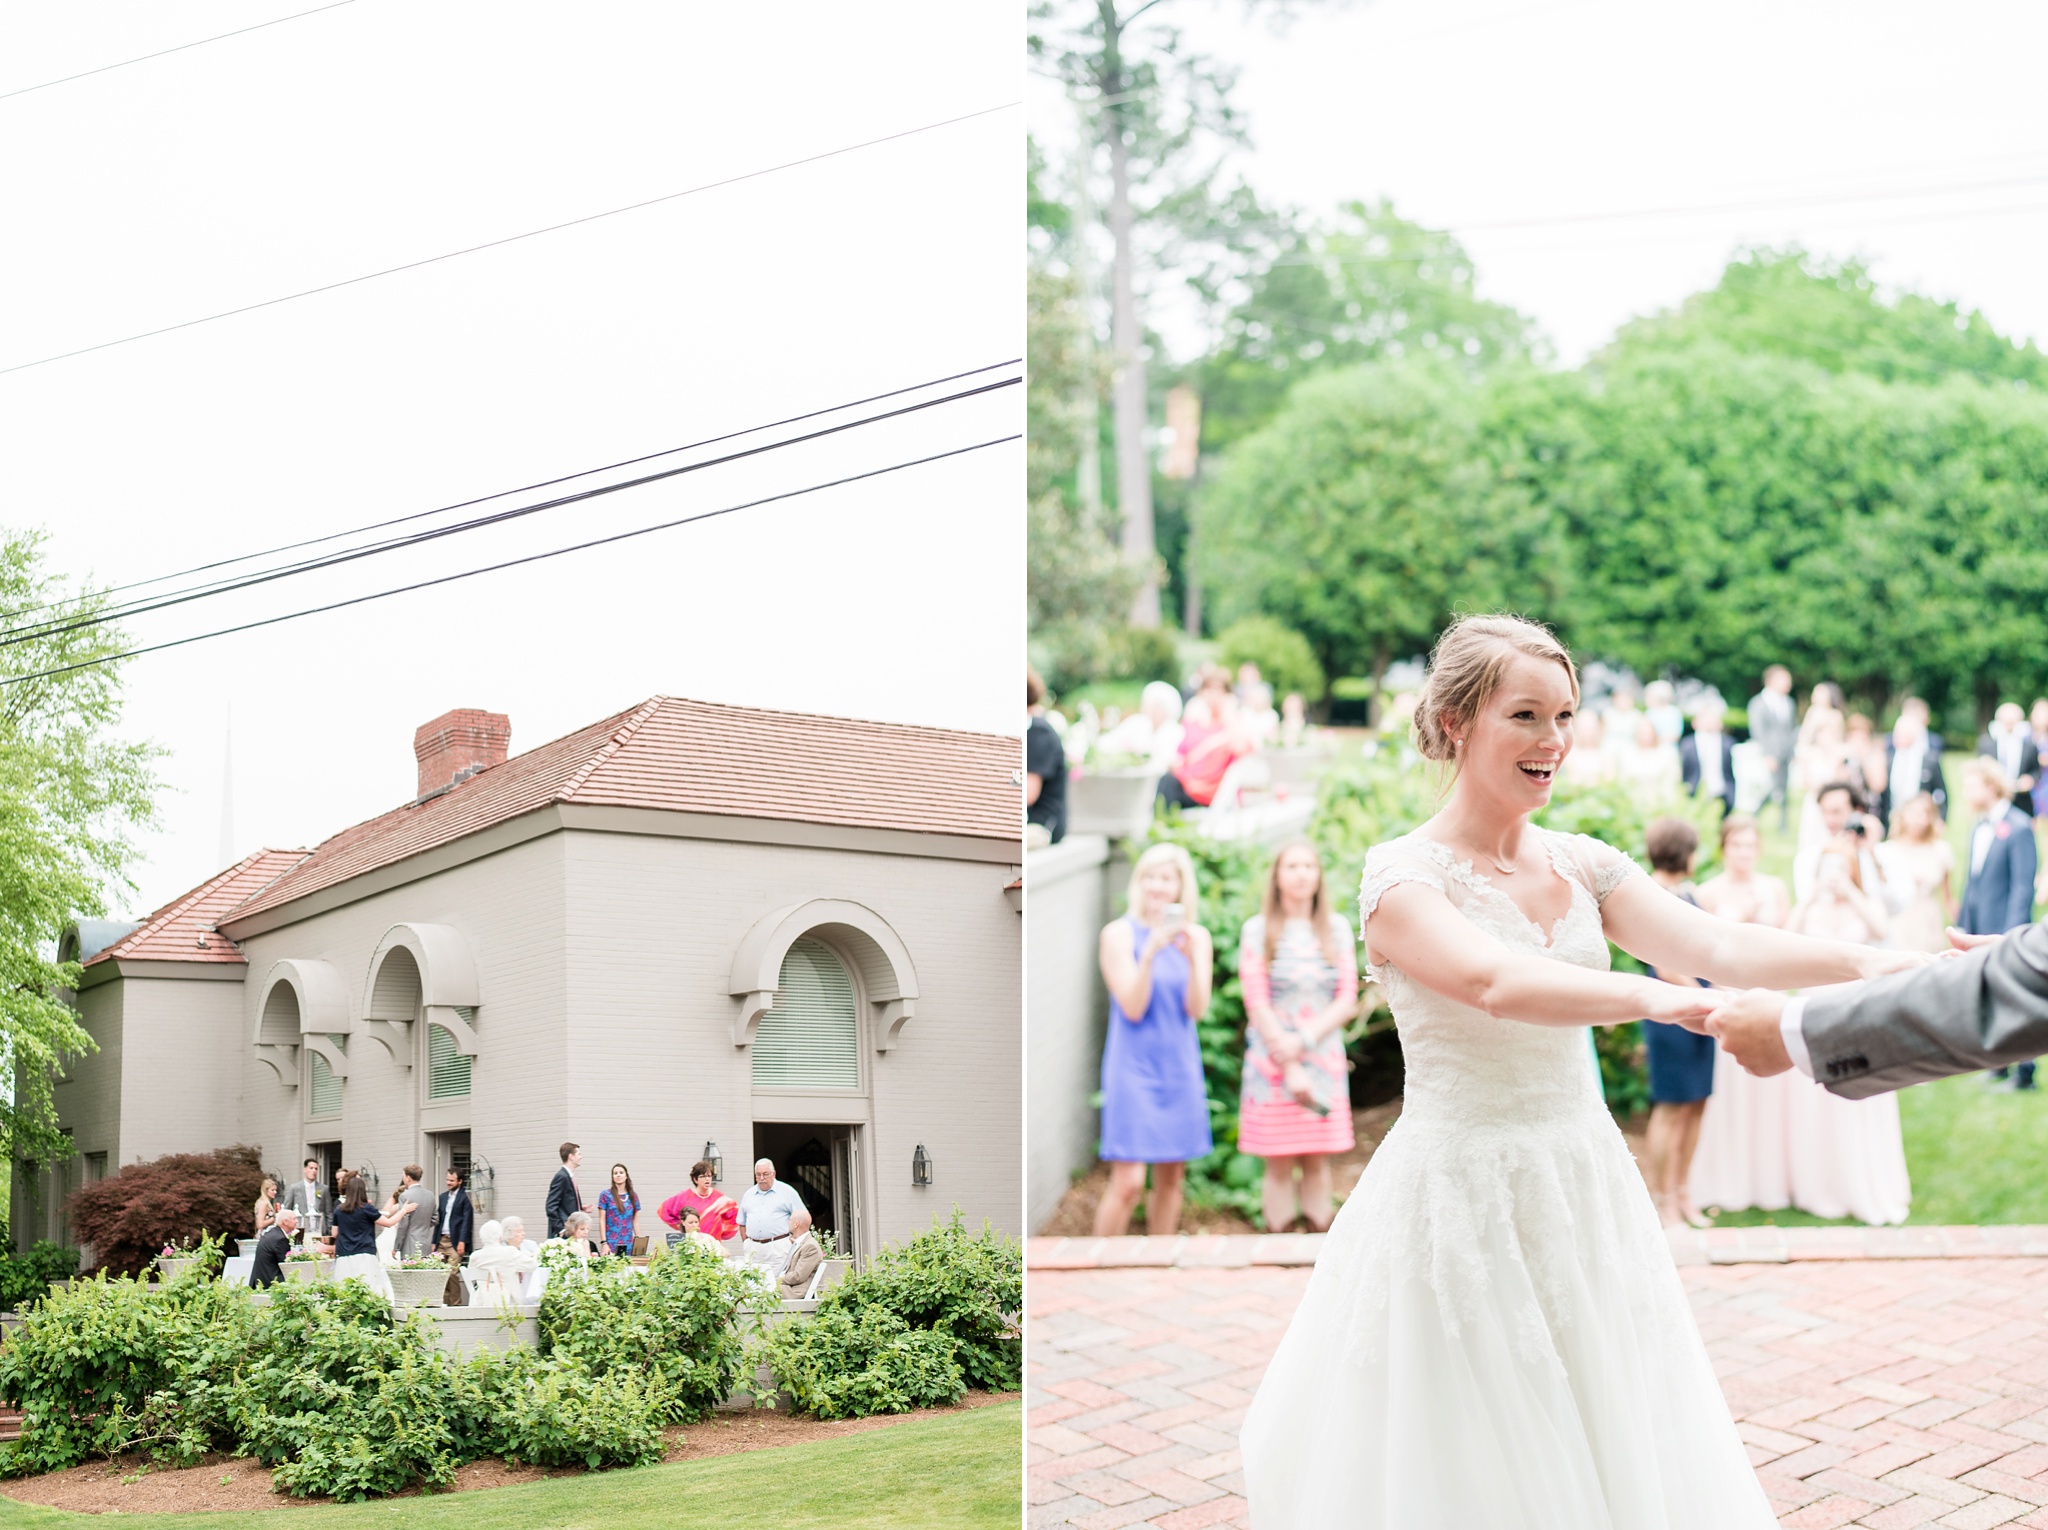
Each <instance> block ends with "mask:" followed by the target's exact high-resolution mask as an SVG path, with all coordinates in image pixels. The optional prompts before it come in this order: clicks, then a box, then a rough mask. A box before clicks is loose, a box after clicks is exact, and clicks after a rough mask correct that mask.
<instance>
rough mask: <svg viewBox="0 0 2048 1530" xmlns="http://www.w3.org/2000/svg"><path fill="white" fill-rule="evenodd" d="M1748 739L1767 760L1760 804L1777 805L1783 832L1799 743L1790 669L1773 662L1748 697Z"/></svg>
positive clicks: (1796, 711) (1781, 831)
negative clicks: (1767, 779)
mask: <svg viewBox="0 0 2048 1530" xmlns="http://www.w3.org/2000/svg"><path fill="white" fill-rule="evenodd" d="M1748 720H1749V737H1750V742H1751V743H1753V744H1755V745H1756V746H1757V750H1758V752H1759V753H1760V754H1762V755H1763V757H1764V759H1765V760H1766V761H1767V762H1769V764H1770V767H1771V791H1770V795H1769V796H1767V797H1766V798H1764V806H1766V807H1769V806H1770V805H1771V804H1772V803H1773V802H1775V803H1777V805H1778V832H1779V833H1780V834H1782V833H1784V832H1785V828H1786V823H1787V814H1788V812H1789V810H1790V807H1791V801H1792V758H1793V755H1794V754H1795V753H1796V752H1797V750H1798V746H1799V704H1798V703H1797V702H1795V701H1794V700H1793V699H1792V671H1790V670H1789V669H1787V668H1785V666H1784V665H1782V664H1773V665H1772V666H1771V667H1770V668H1769V669H1767V670H1765V671H1764V688H1763V689H1762V690H1760V691H1758V692H1757V693H1756V694H1755V695H1754V696H1752V697H1750V698H1749V708H1748Z"/></svg>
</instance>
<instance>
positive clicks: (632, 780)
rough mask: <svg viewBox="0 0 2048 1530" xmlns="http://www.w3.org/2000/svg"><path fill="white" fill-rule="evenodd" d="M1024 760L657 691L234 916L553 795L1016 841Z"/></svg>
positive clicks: (375, 835)
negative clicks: (653, 696)
mask: <svg viewBox="0 0 2048 1530" xmlns="http://www.w3.org/2000/svg"><path fill="white" fill-rule="evenodd" d="M1022 762H1023V745H1022V743H1021V742H1020V741H1019V740H1018V739H1017V738H1014V737H1011V736H1008V735H1004V734H991V733H967V732H962V731H958V730H955V729H948V728H920V727H912V726H909V725H906V724H902V723H879V722H862V721H858V720H856V719H852V718H844V717H818V716H812V715H809V714H806V713H801V712H771V711H766V710H764V709H762V708H759V707H736V706H723V705H719V704H716V703H712V702H705V701H689V700H685V699H682V698H679V697H673V696H657V697H655V698H654V699H653V700H651V701H647V702H643V703H642V704H641V705H639V706H637V707H633V708H631V709H630V710H628V711H624V712H620V713H618V714H617V715H615V716H612V717H608V718H605V719H604V720H603V721H602V722H596V723H592V724H591V725H590V726H589V727H587V728H583V729H579V730H578V731H577V732H575V733H571V734H569V735H568V736H567V737H566V738H558V739H556V740H554V742H552V743H547V744H542V745H541V746H540V747H539V748H537V749H530V750H528V751H527V752H526V753H525V754H520V755H514V756H513V757H512V758H511V759H509V760H506V761H505V762H504V763H503V764H501V765H493V766H491V767H490V768H489V769H487V770H482V771H479V772H477V774H475V775H473V776H470V777H468V778H466V779H464V780H462V781H459V782H457V783H456V784H455V785H454V786H453V787H451V788H449V789H448V790H447V791H444V792H440V793H438V794H436V795H434V796H430V797H426V798H423V799H421V800H419V801H417V802H410V803H407V804H406V805H405V806H404V807H400V808H394V809H393V810H392V811H390V812H388V813H385V814H383V815H381V816H380V817H377V818H372V819H370V820H369V821H368V822H366V823H360V824H357V825H356V826H355V827H354V828H352V829H344V830H343V831H342V832H341V833H339V834H337V835H335V836H334V837H333V838H332V839H329V840H327V841H326V842H325V843H323V844H321V845H319V846H317V847H316V848H315V849H314V850H313V851H312V853H311V854H310V855H308V856H306V857H305V859H304V860H302V861H300V862H299V863H298V864H297V865H296V866H294V867H292V868H291V869H290V871H289V872H288V874H286V875H284V876H281V877H279V878H277V879H276V880H275V881H274V882H271V883H269V884H268V885H265V886H261V887H258V888H252V889H251V890H250V893H249V895H248V899H247V901H246V902H244V903H243V904H242V905H241V906H240V907H238V908H236V909H235V910H234V913H233V917H235V918H237V919H239V918H242V917H244V916H246V915H249V914H253V913H257V912H259V911H261V910H264V909H270V908H275V907H277V906H278V905H280V904H283V903H289V902H291V901H292V900H293V899H295V898H302V897H304V896H305V895H306V894H308V893H311V892H315V891H318V890H319V889H321V888H324V887H331V886H333V885H335V884H336V883H338V882H343V881H346V880H348V879H349V878H350V877H356V876H361V875H362V874H363V873H365V872H368V871H374V870H376V869H378V868H379V867H382V866H388V865H391V864H392V863H394V862H396V861H401V860H404V859H406V858H407V857H408V856H413V855H418V854H420V853H421V852H422V851H426V850H431V849H433V848H434V847H436V846H438V845H445V844H448V843H450V842H452V841H454V840H457V839H461V838H463V837H464V836H466V835H470V834H475V833H477V832H479V831H480V830H483V829H487V828H490V827H491V826H492V825H494V824H499V823H503V822H505V821H507V820H508V819H512V818H517V817H520V816H522V815H523V814H526V813H530V812H534V811H535V810H537V809H540V808H543V807H547V806H549V805H550V804H553V803H574V804H578V805H584V806H601V807H631V808H654V809H659V810H666V811H669V812H678V813H712V814H722V815H729V816H733V817H741V818H767V819H782V820H785V821H794V822H798V823H818V824H834V825H843V826H846V827H854V828H877V829H902V830H909V831H911V832H914V833H922V834H948V835H962V836H966V837H969V838H974V839H991V840H1019V841H1021V838H1022V823H1023V796H1022V791H1021V777H1020V776H1019V775H1018V772H1019V770H1020V769H1021V768H1022Z"/></svg>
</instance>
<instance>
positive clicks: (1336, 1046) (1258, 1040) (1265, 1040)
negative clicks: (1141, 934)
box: [1237, 840, 1358, 1232]
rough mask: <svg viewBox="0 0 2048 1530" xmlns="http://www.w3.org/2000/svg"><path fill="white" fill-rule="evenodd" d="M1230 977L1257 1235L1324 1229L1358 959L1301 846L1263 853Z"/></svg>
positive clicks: (1346, 1127) (1307, 847)
mask: <svg viewBox="0 0 2048 1530" xmlns="http://www.w3.org/2000/svg"><path fill="white" fill-rule="evenodd" d="M1237 981H1238V986H1239V988H1240V989H1241V990H1242V992H1243V995H1244V1013H1245V1020H1246V1022H1247V1023H1246V1025H1245V1056H1244V1076H1243V1085H1242V1092H1241V1096H1240V1101H1239V1113H1238V1130H1237V1145H1238V1148H1239V1150H1240V1151H1241V1152H1246V1153H1249V1154H1251V1155H1252V1156H1253V1157H1255V1158H1263V1159H1265V1161H1266V1185H1265V1212H1266V1228H1267V1230H1268V1231H1269V1232H1283V1231H1285V1230H1286V1229H1287V1227H1288V1226H1289V1225H1290V1224H1291V1223H1292V1222H1293V1221H1294V1219H1295V1216H1296V1215H1297V1214H1299V1215H1301V1216H1303V1217H1305V1218H1307V1220H1308V1224H1309V1228H1310V1230H1311V1231H1314V1232H1322V1231H1324V1230H1326V1229H1327V1228H1328V1227H1329V1225H1330V1219H1331V1218H1332V1217H1334V1216H1335V1215H1336V1214H1337V1208H1336V1205H1335V1203H1334V1201H1333V1200H1332V1198H1331V1187H1330V1156H1329V1155H1330V1154H1332V1153H1345V1152H1349V1151H1350V1150H1351V1147H1352V1145H1353V1137H1352V1131H1351V1090H1350V1083H1349V1080H1348V1078H1347V1076H1346V1068H1345V1064H1344V1025H1345V1022H1346V1021H1348V1020H1350V1019H1351V1018H1352V1017H1353V1016H1354V1015H1356V1014H1357V1013H1358V957H1357V953H1356V951H1355V950H1354V949H1353V945H1352V939H1351V931H1350V929H1349V927H1347V926H1346V925H1345V923H1344V922H1343V921H1342V920H1341V919H1339V918H1338V917H1337V916H1336V914H1335V913H1333V912H1332V911H1331V909H1330V899H1329V893H1328V891H1327V890H1326V889H1325V887H1324V886H1323V863H1322V861H1321V860H1320V859H1319V858H1318V857H1317V855H1316V850H1315V847H1314V846H1313V845H1311V844H1309V843H1308V841H1306V840H1296V841H1295V842H1294V843H1293V844H1290V845H1284V846H1282V847H1281V850H1280V853H1279V854H1278V855H1276V856H1275V857H1274V858H1273V866H1272V869H1271V870H1270V871H1269V872H1268V873H1267V875H1266V894H1265V899H1264V902H1263V905H1262V907H1261V910H1260V912H1259V913H1257V914H1254V915H1253V916H1252V917H1251V918H1250V919H1249V920H1247V921H1246V922H1245V926H1244V930H1243V933H1242V934H1241V935H1240V936H1239V939H1238V946H1237ZM1297 1170H1299V1171H1300V1175H1301V1181H1300V1184H1299V1186H1297V1185H1296V1183H1295V1173H1296V1171H1297Z"/></svg>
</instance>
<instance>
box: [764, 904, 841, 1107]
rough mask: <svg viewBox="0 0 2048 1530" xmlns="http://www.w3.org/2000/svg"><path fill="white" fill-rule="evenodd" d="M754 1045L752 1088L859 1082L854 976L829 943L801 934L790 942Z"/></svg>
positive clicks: (827, 1086)
mask: <svg viewBox="0 0 2048 1530" xmlns="http://www.w3.org/2000/svg"><path fill="white" fill-rule="evenodd" d="M753 1051H754V1084H755V1086H756V1087H757V1088H767V1089H776V1088H781V1089H858V1088H859V1087H860V1022H859V1019H858V1018H857V1015H856V1012H855V1008H854V992H853V976H852V974H851V973H849V972H848V971H847V970H846V963H844V962H842V961H841V960H840V959H839V958H838V956H836V955H835V954H834V953H833V951H832V948H831V947H830V946H827V945H825V944H824V943H823V942H822V941H816V940H812V939H811V938H809V937H808V936H805V937H803V938H801V939H799V940H798V941H796V943H795V944H793V945H792V946H791V947H790V948H789V953H788V954H787V955H786V956H784V957H783V958H782V979H781V982H780V983H779V984H778V986H777V989H776V994H775V1007H774V1008H773V1009H770V1010H769V1011H768V1012H767V1013H766V1014H764V1015H763V1016H761V1025H760V1029H759V1030H758V1031H757V1032H755V1035H754V1047H753Z"/></svg>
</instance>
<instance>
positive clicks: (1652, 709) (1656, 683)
mask: <svg viewBox="0 0 2048 1530" xmlns="http://www.w3.org/2000/svg"><path fill="white" fill-rule="evenodd" d="M1643 715H1644V716H1645V717H1647V718H1649V719H1650V721H1651V722H1653V723H1655V724H1656V725H1657V737H1659V738H1660V739H1662V740H1663V741H1664V742H1665V743H1667V744H1675V743H1677V742H1678V736H1679V735H1680V734H1681V733H1683V732H1685V714H1684V713H1683V712H1681V711H1679V709H1678V693H1677V692H1676V691H1674V690H1673V689H1672V688H1671V682H1670V681H1669V680H1652V681H1651V682H1650V683H1649V684H1648V685H1646V686H1644V687H1643Z"/></svg>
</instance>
